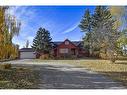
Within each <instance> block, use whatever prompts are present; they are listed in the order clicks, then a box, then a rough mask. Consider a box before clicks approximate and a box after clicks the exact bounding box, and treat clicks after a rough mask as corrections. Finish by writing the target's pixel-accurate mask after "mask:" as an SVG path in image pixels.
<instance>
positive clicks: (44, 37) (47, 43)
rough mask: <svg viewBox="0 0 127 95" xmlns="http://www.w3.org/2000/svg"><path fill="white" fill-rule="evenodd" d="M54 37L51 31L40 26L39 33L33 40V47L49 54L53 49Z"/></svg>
mask: <svg viewBox="0 0 127 95" xmlns="http://www.w3.org/2000/svg"><path fill="white" fill-rule="evenodd" d="M51 41H52V38H51V37H50V33H49V31H48V30H46V29H45V28H39V30H38V31H37V34H36V36H35V38H34V40H33V45H32V48H33V49H34V50H35V51H36V52H40V53H44V54H49V53H50V51H51V49H52V42H51Z"/></svg>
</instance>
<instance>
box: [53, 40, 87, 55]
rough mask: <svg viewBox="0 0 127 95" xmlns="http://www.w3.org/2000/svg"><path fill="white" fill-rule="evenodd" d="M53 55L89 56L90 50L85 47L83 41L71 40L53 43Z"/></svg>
mask: <svg viewBox="0 0 127 95" xmlns="http://www.w3.org/2000/svg"><path fill="white" fill-rule="evenodd" d="M53 44H54V45H53V47H54V48H53V55H54V56H55V57H71V56H72V57H83V56H88V55H89V54H88V51H87V50H86V49H84V47H83V42H82V41H70V40H68V39H66V40H65V41H63V42H54V43H53Z"/></svg>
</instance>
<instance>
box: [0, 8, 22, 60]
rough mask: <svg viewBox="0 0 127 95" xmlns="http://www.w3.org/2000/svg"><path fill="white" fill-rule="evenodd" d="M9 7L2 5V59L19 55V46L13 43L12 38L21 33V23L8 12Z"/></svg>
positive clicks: (0, 23)
mask: <svg viewBox="0 0 127 95" xmlns="http://www.w3.org/2000/svg"><path fill="white" fill-rule="evenodd" d="M8 9H9V7H6V6H4V7H3V6H0V60H3V59H15V58H16V57H17V56H18V46H17V45H15V44H13V43H12V39H13V37H14V36H15V35H18V34H19V30H20V26H21V23H20V22H18V21H17V20H16V18H15V16H12V15H10V14H9V13H8V12H7V11H8Z"/></svg>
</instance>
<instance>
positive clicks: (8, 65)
mask: <svg viewBox="0 0 127 95" xmlns="http://www.w3.org/2000/svg"><path fill="white" fill-rule="evenodd" d="M11 67H12V66H11V64H8V63H6V64H1V65H0V68H1V69H11Z"/></svg>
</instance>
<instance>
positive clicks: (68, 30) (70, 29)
mask: <svg viewBox="0 0 127 95" xmlns="http://www.w3.org/2000/svg"><path fill="white" fill-rule="evenodd" d="M78 24H79V22H78V23H76V24H75V25H73V26H72V27H70V28H68V29H67V30H65V31H64V32H62V34H66V33H70V32H72V31H73V30H75V29H76V28H77V27H78Z"/></svg>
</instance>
